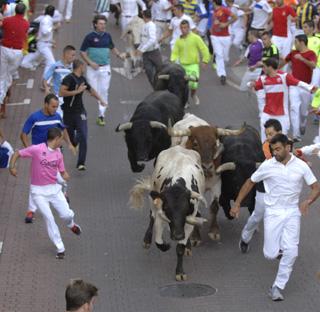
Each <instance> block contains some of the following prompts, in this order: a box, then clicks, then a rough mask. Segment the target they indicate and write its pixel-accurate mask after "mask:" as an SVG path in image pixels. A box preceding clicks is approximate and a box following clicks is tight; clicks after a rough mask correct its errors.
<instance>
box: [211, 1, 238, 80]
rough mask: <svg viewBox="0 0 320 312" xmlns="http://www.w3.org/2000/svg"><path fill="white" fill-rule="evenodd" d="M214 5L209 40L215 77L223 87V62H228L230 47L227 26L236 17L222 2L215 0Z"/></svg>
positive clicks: (224, 77) (224, 70)
mask: <svg viewBox="0 0 320 312" xmlns="http://www.w3.org/2000/svg"><path fill="white" fill-rule="evenodd" d="M214 3H215V10H214V12H213V16H212V19H213V20H212V27H211V36H210V39H211V43H212V47H213V51H214V54H215V57H216V66H217V75H218V77H219V78H220V82H221V84H222V85H224V84H225V83H226V76H227V74H226V69H225V62H228V61H229V51H230V47H231V36H230V33H229V26H230V25H231V24H232V23H234V22H235V21H236V20H237V16H236V15H235V14H234V13H232V12H231V10H230V9H229V8H226V7H224V6H222V0H215V1H214Z"/></svg>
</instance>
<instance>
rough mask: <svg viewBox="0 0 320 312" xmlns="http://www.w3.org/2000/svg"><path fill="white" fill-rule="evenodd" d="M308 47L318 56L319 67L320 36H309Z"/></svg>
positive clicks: (318, 65) (319, 65) (318, 64)
mask: <svg viewBox="0 0 320 312" xmlns="http://www.w3.org/2000/svg"><path fill="white" fill-rule="evenodd" d="M308 49H310V50H312V51H313V52H314V53H315V54H316V56H317V67H320V38H318V37H316V36H310V37H308Z"/></svg>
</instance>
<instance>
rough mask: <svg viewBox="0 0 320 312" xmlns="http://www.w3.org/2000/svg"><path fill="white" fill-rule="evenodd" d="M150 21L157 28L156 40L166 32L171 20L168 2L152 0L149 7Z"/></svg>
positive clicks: (166, 0) (165, 0)
mask: <svg viewBox="0 0 320 312" xmlns="http://www.w3.org/2000/svg"><path fill="white" fill-rule="evenodd" d="M151 14H152V20H153V21H154V23H155V24H156V26H157V39H158V40H160V38H161V37H162V35H163V34H164V33H165V32H166V31H167V30H168V21H170V20H171V18H172V13H171V3H170V2H169V1H168V0H153V1H152V5H151Z"/></svg>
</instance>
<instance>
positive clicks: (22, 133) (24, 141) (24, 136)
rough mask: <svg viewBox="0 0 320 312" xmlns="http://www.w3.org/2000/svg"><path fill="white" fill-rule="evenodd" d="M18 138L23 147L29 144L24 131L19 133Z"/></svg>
mask: <svg viewBox="0 0 320 312" xmlns="http://www.w3.org/2000/svg"><path fill="white" fill-rule="evenodd" d="M20 140H21V142H22V144H23V146H24V147H28V146H30V141H29V137H28V135H27V134H26V133H24V132H21V134H20Z"/></svg>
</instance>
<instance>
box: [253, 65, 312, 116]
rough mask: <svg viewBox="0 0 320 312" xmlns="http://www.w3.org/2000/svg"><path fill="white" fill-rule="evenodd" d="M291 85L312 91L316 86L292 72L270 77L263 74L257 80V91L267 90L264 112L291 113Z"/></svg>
mask: <svg viewBox="0 0 320 312" xmlns="http://www.w3.org/2000/svg"><path fill="white" fill-rule="evenodd" d="M290 86H298V87H301V88H303V89H305V90H308V91H311V90H312V89H313V88H314V87H313V86H312V85H309V84H307V83H305V82H303V81H300V80H298V79H296V78H294V77H293V76H292V75H291V74H287V73H284V72H282V71H278V72H277V76H275V77H270V76H267V75H262V76H260V78H259V79H258V80H257V81H255V85H254V88H255V90H256V91H258V90H262V89H264V90H265V93H266V100H265V106H264V109H263V112H264V113H266V114H268V115H273V116H283V115H287V116H288V114H289V109H288V103H289V96H288V95H289V90H288V87H290Z"/></svg>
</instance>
